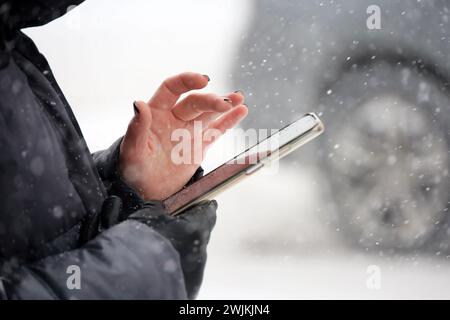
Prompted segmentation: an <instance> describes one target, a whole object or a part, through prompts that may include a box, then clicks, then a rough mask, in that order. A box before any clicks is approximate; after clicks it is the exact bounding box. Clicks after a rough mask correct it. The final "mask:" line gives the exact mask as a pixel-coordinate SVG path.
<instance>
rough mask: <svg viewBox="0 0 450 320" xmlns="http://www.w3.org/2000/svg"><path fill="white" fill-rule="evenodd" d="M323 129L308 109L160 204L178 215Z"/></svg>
mask: <svg viewBox="0 0 450 320" xmlns="http://www.w3.org/2000/svg"><path fill="white" fill-rule="evenodd" d="M323 131H324V125H323V123H322V121H321V120H320V119H319V117H318V116H317V115H316V114H314V113H308V114H306V115H305V116H303V117H302V118H301V119H299V120H297V121H295V122H293V123H291V124H289V125H287V126H285V127H284V128H282V129H280V130H279V131H277V132H276V133H274V134H272V135H270V136H269V137H267V138H266V139H264V140H262V141H260V142H258V143H257V144H256V145H254V146H253V147H251V148H248V149H247V150H245V151H244V152H242V153H241V154H239V155H237V156H236V157H234V158H233V159H231V160H230V161H227V162H226V163H224V164H223V165H221V166H220V167H218V168H217V169H215V170H213V171H211V172H209V173H208V174H206V175H205V176H203V177H202V178H201V179H199V180H197V181H196V182H194V183H192V184H191V185H189V186H187V187H185V188H183V189H182V190H180V191H179V192H177V193H175V194H174V195H172V196H170V197H169V198H167V199H166V200H164V201H163V204H164V206H165V208H166V210H167V212H168V213H169V214H171V215H177V214H179V213H181V212H182V211H184V210H186V209H188V208H190V207H192V206H194V205H197V204H200V203H202V202H204V201H209V200H212V199H213V198H214V197H216V196H217V195H218V194H220V193H222V192H223V191H225V190H227V189H228V188H230V187H231V186H233V185H236V184H237V183H239V182H240V181H242V180H244V179H245V178H247V177H249V176H251V175H252V174H254V173H255V172H257V171H259V170H260V169H262V168H263V167H264V166H266V165H268V164H270V163H271V162H273V161H278V160H279V159H281V158H282V157H284V156H286V155H288V154H289V153H291V152H292V151H294V150H295V149H297V148H299V147H301V146H303V145H304V144H306V143H307V142H309V141H311V140H312V139H314V138H316V137H317V136H319V135H320V134H321V133H322V132H323Z"/></svg>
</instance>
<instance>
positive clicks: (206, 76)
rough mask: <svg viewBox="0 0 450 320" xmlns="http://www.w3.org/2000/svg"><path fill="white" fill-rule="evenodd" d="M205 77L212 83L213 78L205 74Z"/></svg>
mask: <svg viewBox="0 0 450 320" xmlns="http://www.w3.org/2000/svg"><path fill="white" fill-rule="evenodd" d="M203 76H204V77H205V78H206V79H207V80H208V82H210V81H211V78H210V77H209V76H208V75H206V74H204V75H203Z"/></svg>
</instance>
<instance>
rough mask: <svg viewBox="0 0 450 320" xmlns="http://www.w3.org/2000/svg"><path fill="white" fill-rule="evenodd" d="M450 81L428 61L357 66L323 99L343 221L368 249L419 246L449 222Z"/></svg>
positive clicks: (328, 156) (331, 172) (323, 154)
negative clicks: (429, 68) (429, 67)
mask: <svg viewBox="0 0 450 320" xmlns="http://www.w3.org/2000/svg"><path fill="white" fill-rule="evenodd" d="M447 90H448V88H447V87H446V86H445V85H444V82H442V81H437V80H436V79H435V77H434V76H433V75H432V74H431V73H430V72H426V71H425V69H422V68H420V67H417V66H414V65H409V66H405V65H402V64H400V63H399V64H391V63H387V62H378V63H374V64H373V65H370V66H353V68H351V69H350V70H348V71H346V72H344V73H343V74H342V76H341V77H340V79H338V81H336V82H334V84H333V85H331V86H328V87H327V88H325V89H324V92H323V94H322V97H321V99H320V109H321V113H322V118H323V120H324V122H325V124H326V127H327V130H326V138H325V139H323V140H322V141H324V146H323V148H321V149H320V158H321V159H322V163H323V166H324V168H325V170H326V177H327V179H328V181H329V183H330V190H331V192H332V194H333V198H334V201H335V202H336V205H337V206H336V207H337V208H338V211H339V212H338V219H339V222H338V223H339V228H341V229H342V231H343V232H344V233H345V234H346V236H347V238H348V239H350V240H351V241H352V242H354V243H357V244H358V245H360V246H363V247H365V248H387V249H405V250H411V249H418V248H422V247H423V246H425V245H426V244H428V243H430V241H432V239H433V238H434V237H435V235H436V234H437V233H438V232H439V230H440V229H441V228H442V227H443V226H446V221H447V208H448V203H449V193H450V178H449V163H450V162H449V161H450V156H449V150H450V149H449V141H450V139H449V130H450V127H449V116H448V113H449V111H450V110H449V109H450V99H449V95H448V91H447Z"/></svg>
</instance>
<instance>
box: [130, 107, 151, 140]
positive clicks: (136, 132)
mask: <svg viewBox="0 0 450 320" xmlns="http://www.w3.org/2000/svg"><path fill="white" fill-rule="evenodd" d="M133 109H134V117H133V119H131V121H130V124H129V125H128V129H127V133H126V134H125V138H124V139H125V143H126V144H129V145H131V146H137V147H138V148H142V147H144V146H145V145H146V144H147V139H148V136H147V135H148V131H149V129H150V128H151V125H152V112H151V110H150V107H149V106H148V105H147V104H146V103H145V102H143V101H136V102H134V103H133Z"/></svg>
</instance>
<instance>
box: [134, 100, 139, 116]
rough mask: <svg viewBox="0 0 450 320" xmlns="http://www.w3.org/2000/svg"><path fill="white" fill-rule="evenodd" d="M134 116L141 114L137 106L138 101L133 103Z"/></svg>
mask: <svg viewBox="0 0 450 320" xmlns="http://www.w3.org/2000/svg"><path fill="white" fill-rule="evenodd" d="M133 108H134V114H139V109H138V108H137V106H136V101H135V102H133Z"/></svg>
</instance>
